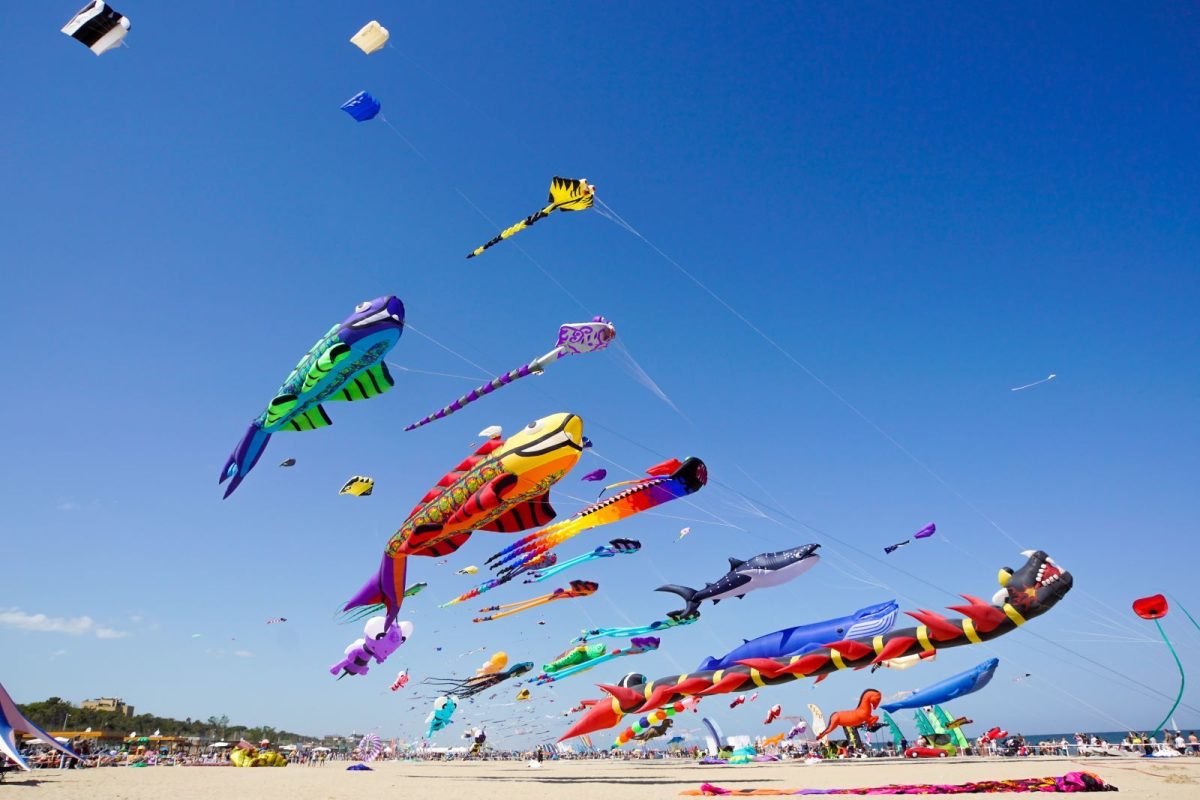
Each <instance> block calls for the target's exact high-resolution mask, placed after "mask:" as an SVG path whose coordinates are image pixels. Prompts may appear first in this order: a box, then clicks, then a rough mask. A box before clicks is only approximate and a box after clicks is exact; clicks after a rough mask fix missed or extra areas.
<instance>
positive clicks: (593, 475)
mask: <svg viewBox="0 0 1200 800" xmlns="http://www.w3.org/2000/svg"><path fill="white" fill-rule="evenodd" d="M607 477H608V470H606V469H597V470H592V471H591V472H589V473H588V474H587V475H584V476H583V477H582V478H580V479H579V480H581V481H602V480H604V479H605V478H607Z"/></svg>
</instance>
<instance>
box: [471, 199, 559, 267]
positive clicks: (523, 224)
mask: <svg viewBox="0 0 1200 800" xmlns="http://www.w3.org/2000/svg"><path fill="white" fill-rule="evenodd" d="M557 205H558V204H557V203H551V204H550V205H548V206H546V207H545V208H543V209H542V210H541V211H539V212H537V213H536V214H530V215H529V216H528V217H526V218H525V219H523V220H521V221H520V222H518V223H517V224H516V225H513V226H511V227H508V228H505V229H504V230H502V231H500V233H498V234H496V235H495V236H494V237H493V238H492V239H490V240H489V241H488V242H487V243H486V244H482V245H480V246H479V247H476V248H475V249H474V250H472V251H471V252H469V253H467V258H474V257H475V256H480V255H483V251H484V250H487V249H488V248H489V247H494V246H496V245H498V244H500V243H501V242H503V241H504V240H505V239H507V238H508V237H510V236H512V235H514V234H517V233H520V232H521V231H523V230H525V229H526V228H528V227H529V226H530V225H532V224H533V223H535V222H537V221H538V220H539V219H544V218H546V217H548V216H550V212H551V211H553V210H554V209H555V208H557Z"/></svg>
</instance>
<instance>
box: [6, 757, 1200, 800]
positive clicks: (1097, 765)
mask: <svg viewBox="0 0 1200 800" xmlns="http://www.w3.org/2000/svg"><path fill="white" fill-rule="evenodd" d="M373 768H374V772H347V771H346V764H345V763H344V762H343V763H340V764H338V763H335V764H329V765H327V766H324V767H297V766H289V767H285V768H282V769H235V768H230V767H150V768H146V769H128V768H124V767H120V768H104V769H89V770H61V771H60V770H39V771H37V772H34V773H22V774H18V775H10V776H9V778H8V780H6V781H5V783H4V784H3V785H0V793H3V794H4V796H5V797H7V796H8V795H10V794H11V795H12V796H13V797H17V796H18V795H19V796H20V797H23V798H25V797H30V798H32V797H37V798H39V800H56V799H58V798H81V799H82V798H88V800H167V799H168V798H169V799H170V800H201V798H205V799H207V798H222V799H223V800H224V799H225V798H254V800H362V798H380V797H404V798H415V799H416V800H426V799H427V798H436V800H479V798H500V799H501V800H506V799H507V798H512V800H518V799H520V800H524V798H536V799H537V800H553V798H570V800H625V799H626V798H630V799H631V800H632V798H638V800H646V798H674V797H677V796H678V795H679V792H681V791H683V790H686V789H698V788H699V786H700V784H701V783H702V782H705V781H707V782H708V783H713V784H716V785H718V786H723V787H726V788H798V787H813V788H821V787H825V788H833V787H847V786H877V785H882V784H887V783H963V782H966V781H972V780H987V779H998V778H1025V777H1039V776H1043V775H1061V774H1063V773H1066V772H1071V771H1073V770H1086V771H1090V772H1094V773H1096V774H1098V775H1099V776H1100V777H1101V778H1103V779H1104V780H1105V781H1106V782H1108V783H1112V784H1115V785H1116V786H1117V787H1119V788H1120V790H1121V796H1123V797H1125V798H1129V797H1136V798H1162V799H1163V800H1185V798H1188V799H1189V800H1195V798H1197V797H1200V758H1176V759H1171V760H1165V759H1164V760H1151V759H1136V758H1131V759H1103V760H1102V759H1082V760H1072V759H1062V758H1027V759H1020V760H1015V759H998V760H985V759H945V760H942V759H939V760H936V761H932V760H931V761H908V762H891V761H889V762H883V763H881V762H878V761H874V762H864V761H843V762H829V763H823V764H819V765H816V766H805V765H804V763H803V762H785V763H777V764H754V765H747V766H738V767H721V766H718V767H701V766H697V765H695V764H691V763H687V762H674V761H645V762H619V761H618V762H609V761H562V762H549V761H548V762H546V763H545V765H544V766H543V767H542V768H541V769H539V770H535V769H529V768H528V767H527V766H526V765H525V764H524V763H523V762H512V761H508V762H468V763H452V764H441V763H436V762H394V761H390V762H385V763H378V764H375V765H373ZM22 784H24V785H26V786H36V787H37V789H38V791H37V792H22V791H20V790H19V789H17V788H16V787H18V786H21V785H22ZM1007 796H1017V795H1007ZM1025 796H1026V797H1029V796H1030V795H1025Z"/></svg>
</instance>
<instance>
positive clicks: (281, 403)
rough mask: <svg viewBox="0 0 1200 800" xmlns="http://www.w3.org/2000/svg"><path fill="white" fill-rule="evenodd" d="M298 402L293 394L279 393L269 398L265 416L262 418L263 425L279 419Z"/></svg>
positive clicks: (272, 423) (288, 412)
mask: <svg viewBox="0 0 1200 800" xmlns="http://www.w3.org/2000/svg"><path fill="white" fill-rule="evenodd" d="M297 402H299V400H298V398H297V397H296V395H294V394H281V395H276V396H275V397H272V398H271V402H269V403H267V416H266V418H265V419H264V420H263V425H274V424H275V423H277V422H279V420H281V419H283V418H284V417H286V416H287V415H288V414H290V413H292V409H293V408H295V407H296V403H297Z"/></svg>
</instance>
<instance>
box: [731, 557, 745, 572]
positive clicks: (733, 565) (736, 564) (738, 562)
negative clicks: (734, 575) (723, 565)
mask: <svg viewBox="0 0 1200 800" xmlns="http://www.w3.org/2000/svg"><path fill="white" fill-rule="evenodd" d="M745 563H746V562H745V561H742V560H741V559H740V558H734V557H733V556H730V557H729V571H730V572H733V571H734V570H735V569H737V568H738V567H740V566H741V565H742V564H745Z"/></svg>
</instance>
